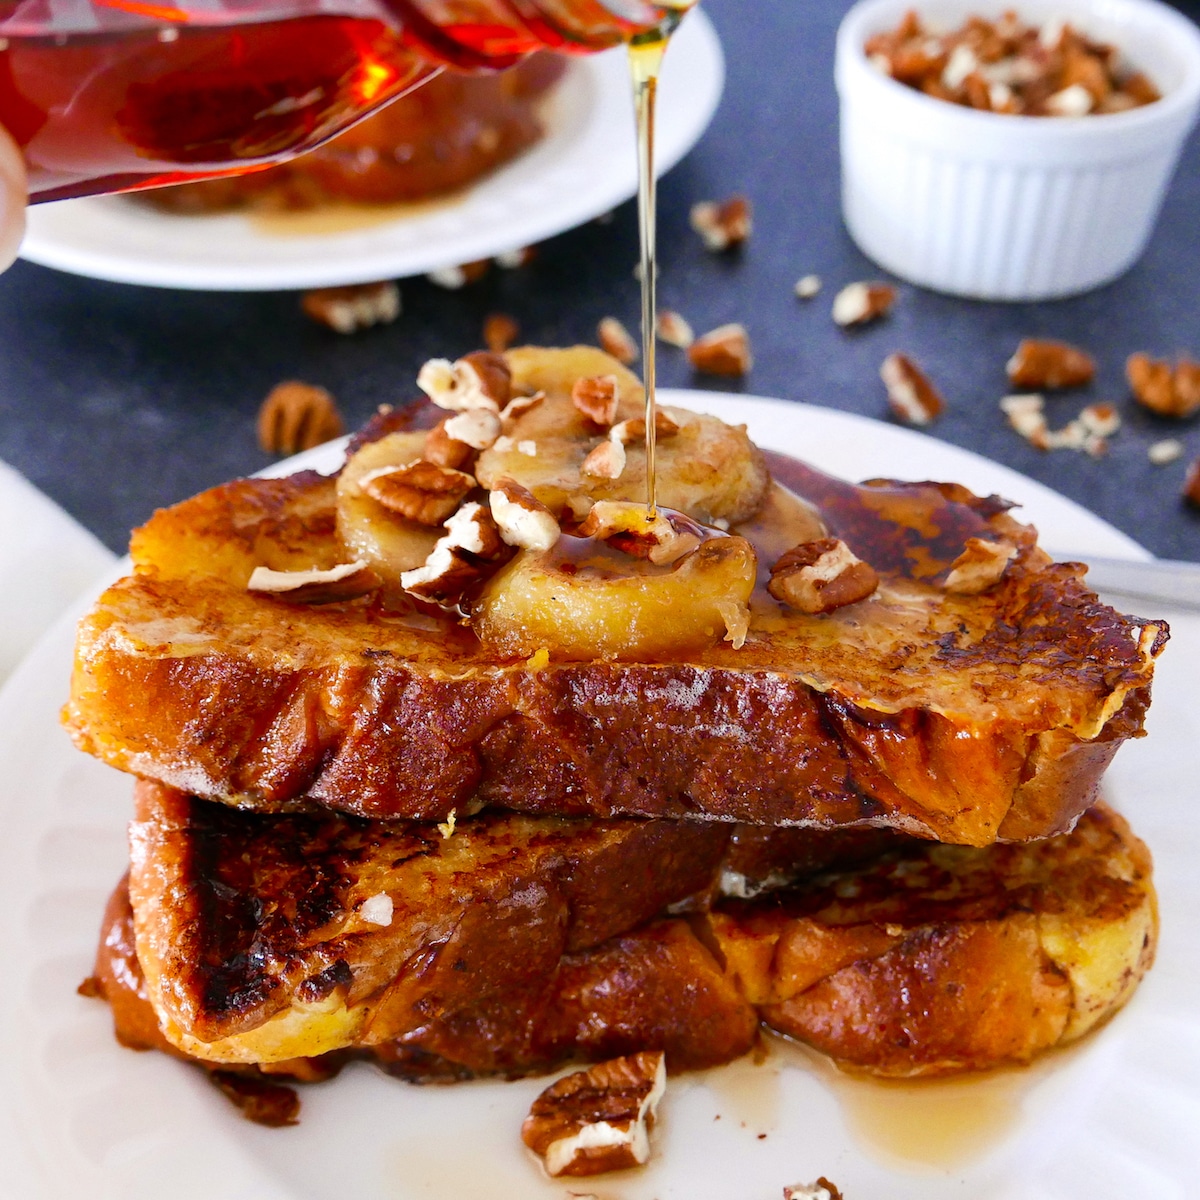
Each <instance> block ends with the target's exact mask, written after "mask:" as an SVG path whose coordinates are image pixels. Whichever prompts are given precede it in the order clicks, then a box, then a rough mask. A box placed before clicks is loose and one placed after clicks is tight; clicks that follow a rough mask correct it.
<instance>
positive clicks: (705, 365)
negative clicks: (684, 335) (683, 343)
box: [687, 323, 754, 377]
mask: <svg viewBox="0 0 1200 1200" xmlns="http://www.w3.org/2000/svg"><path fill="white" fill-rule="evenodd" d="M687 356H688V361H689V362H690V363H691V364H692V366H693V367H695V368H696V370H697V371H701V372H703V373H704V374H705V375H727V376H735V377H736V376H740V375H745V374H746V373H747V372H748V371H749V370H750V368H751V367H752V366H754V355H753V354H752V353H751V350H750V335H749V334H748V333H747V332H746V327H745V326H744V325H738V324H736V323H735V324H729V325H718V326H717V328H716V329H713V330H710V331H709V332H708V333H706V334H704V336H703V337H698V338H697V339H696V340H695V341H694V342H693V343H692V344H691V345H690V346H689V347H688V352H687Z"/></svg>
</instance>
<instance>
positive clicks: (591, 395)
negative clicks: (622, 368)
mask: <svg viewBox="0 0 1200 1200" xmlns="http://www.w3.org/2000/svg"><path fill="white" fill-rule="evenodd" d="M620 401H621V393H620V389H619V387H618V384H617V377H616V376H615V375H596V376H592V377H590V378H587V379H577V380H575V383H574V384H573V385H572V387H571V403H572V404H574V405H575V407H576V408H577V409H578V410H579V411H580V412H581V413H583V415H584V416H585V417H587V419H588V420H589V421H591V422H593V423H594V424H596V425H600V426H602V427H603V428H605V429H607V428H608V427H609V426H610V425H611V424H612V423H613V422H614V421H615V420H616V419H617V406H618V404H620Z"/></svg>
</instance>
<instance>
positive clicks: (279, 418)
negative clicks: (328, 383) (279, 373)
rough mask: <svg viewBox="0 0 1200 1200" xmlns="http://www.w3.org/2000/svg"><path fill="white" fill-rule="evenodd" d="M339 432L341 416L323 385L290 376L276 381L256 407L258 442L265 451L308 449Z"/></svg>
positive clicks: (281, 452) (286, 452)
mask: <svg viewBox="0 0 1200 1200" xmlns="http://www.w3.org/2000/svg"><path fill="white" fill-rule="evenodd" d="M341 432H342V417H341V414H340V413H339V412H338V409H337V404H336V402H335V401H334V399H333V397H332V396H331V395H330V394H329V393H328V392H327V391H326V390H325V389H324V388H323V387H317V386H316V385H315V384H311V383H301V382H300V381H299V380H298V379H290V380H288V381H287V382H286V383H280V384H276V386H275V387H273V388H272V389H271V391H270V393H269V395H268V396H267V398H266V399H265V400H264V401H263V402H262V407H261V408H260V409H259V410H258V444H259V445H260V446H261V447H262V449H263V450H264V451H266V453H268V454H296V453H298V452H299V451H301V450H310V449H312V447H313V446H319V445H320V444H321V443H322V442H327V441H329V439H330V438H335V437H337V436H338V435H339V434H340V433H341Z"/></svg>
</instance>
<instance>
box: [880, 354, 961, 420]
mask: <svg viewBox="0 0 1200 1200" xmlns="http://www.w3.org/2000/svg"><path fill="white" fill-rule="evenodd" d="M879 378H880V379H882V380H883V385H884V387H886V388H887V397H888V407H889V408H890V409H891V410H892V413H893V414H894V415H895V416H896V417H897V418H899V420H901V421H904V422H905V423H906V424H909V425H928V424H929V422H930V421H932V420H933V419H934V418H935V417H937V416H940V415H941V413H942V410H943V409H944V408H945V407H946V405H945V403H944V402H943V400H942V398H941V396H940V395H938V391H937V389H936V388H935V387H934V386H933V384H932V383H930V382H929V377H928V376H927V375H926V374H925V372H924V371H922V370H921V368H920V367H918V366H917V364H916V363H915V362H914V361H913V360H912V359H911V358H909V356H908V355H907V354H889V355H888V356H887V358H885V359H884V360H883V365H882V366H881V367H880V368H879Z"/></svg>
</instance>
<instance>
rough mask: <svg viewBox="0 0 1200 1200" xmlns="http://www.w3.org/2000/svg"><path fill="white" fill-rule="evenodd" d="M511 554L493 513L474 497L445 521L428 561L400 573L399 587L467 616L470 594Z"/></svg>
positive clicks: (421, 598)
mask: <svg viewBox="0 0 1200 1200" xmlns="http://www.w3.org/2000/svg"><path fill="white" fill-rule="evenodd" d="M511 554H512V551H511V550H510V549H509V548H508V547H507V546H506V545H505V544H504V542H503V540H502V539H501V537H500V531H499V529H498V528H497V527H496V522H495V521H494V520H493V519H492V516H491V514H490V513H489V512H488V511H487V510H486V509H485V508H484V507H483V505H482V504H480V503H478V502H477V501H475V500H472V501H470V502H469V503H467V504H464V505H463V506H462V507H461V508H460V509H459V510H458V511H457V512H456V513H455V514H454V515H453V516H452V517H451V518H450V519H449V520H448V521H447V522H446V532H445V534H444V535H443V536H442V537H440V538H438V540H437V541H436V542H435V543H434V546H433V549H432V550H431V551H430V552H429V557H428V558H426V559H425V562H424V563H423V564H422V565H421V566H419V567H415V568H414V569H413V570H411V571H404V572H402V573H401V575H400V586H401V587H402V588H403V589H404V590H405V591H406V592H408V594H409V595H411V596H415V597H416V598H417V599H418V600H424V601H426V602H427V603H429V604H434V605H436V606H437V607H438V608H444V609H446V610H448V611H450V612H457V613H460V614H463V615H465V613H466V604H467V601H468V599H469V597H470V596H471V594H472V593H473V592H475V591H476V590H477V589H478V587H479V586H480V585H482V583H483V582H484V580H485V579H487V577H488V576H489V575H490V574H491V573H492V572H493V571H494V570H495V569H496V566H497V565H498V564H500V563H502V562H503V561H504V560H505V558H507V557H508V556H509V555H511Z"/></svg>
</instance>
